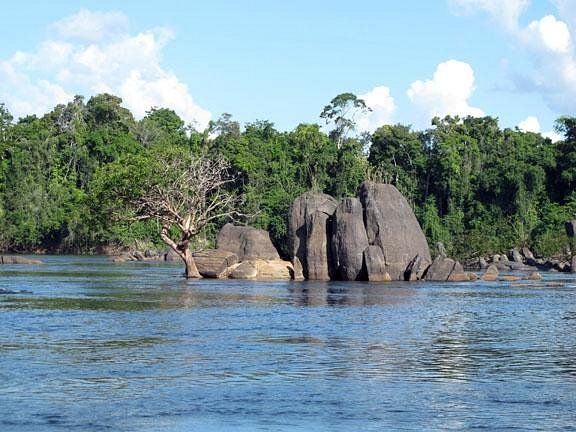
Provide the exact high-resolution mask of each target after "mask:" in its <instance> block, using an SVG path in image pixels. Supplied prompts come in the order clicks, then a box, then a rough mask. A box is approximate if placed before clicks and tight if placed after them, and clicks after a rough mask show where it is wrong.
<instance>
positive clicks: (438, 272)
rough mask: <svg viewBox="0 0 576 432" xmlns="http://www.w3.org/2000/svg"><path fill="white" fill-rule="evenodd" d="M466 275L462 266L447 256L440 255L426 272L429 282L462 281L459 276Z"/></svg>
mask: <svg viewBox="0 0 576 432" xmlns="http://www.w3.org/2000/svg"><path fill="white" fill-rule="evenodd" d="M463 273H464V268H463V267H462V264H460V263H459V262H458V261H454V260H453V259H452V258H448V257H446V256H445V255H438V256H437V257H436V258H435V259H434V261H433V262H432V264H431V265H430V267H429V268H428V271H427V272H426V276H425V279H426V280H427V281H436V282H446V281H449V280H454V281H456V280H460V279H458V276H456V275H460V274H463Z"/></svg>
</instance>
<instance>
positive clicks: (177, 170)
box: [136, 153, 240, 278]
mask: <svg viewBox="0 0 576 432" xmlns="http://www.w3.org/2000/svg"><path fill="white" fill-rule="evenodd" d="M156 162H157V167H158V168H157V169H158V172H157V173H155V176H158V177H157V178H158V181H156V182H154V184H152V185H151V186H150V187H149V188H148V189H147V191H145V192H144V193H143V194H142V195H141V196H140V197H139V198H138V199H137V200H136V215H137V218H138V219H151V218H152V219H156V220H158V221H159V223H160V226H161V229H160V237H161V238H162V240H163V241H164V242H165V243H166V244H167V245H168V246H170V248H172V249H173V250H174V251H175V252H176V253H177V254H178V256H180V258H182V260H183V261H184V264H185V265H186V277H188V278H199V277H201V276H200V273H199V272H198V269H197V267H196V263H195V262H194V257H193V256H192V252H191V251H190V242H191V241H192V239H193V238H194V236H196V235H197V234H199V233H200V232H201V231H202V229H203V228H204V227H205V226H206V225H207V224H209V223H211V222H212V221H215V220H217V219H221V218H225V217H232V216H234V215H239V213H238V212H237V208H238V206H239V204H240V197H239V196H238V195H237V194H235V193H234V192H232V191H231V190H230V189H231V188H230V186H231V183H233V182H234V181H235V180H236V178H235V177H234V176H233V175H231V173H230V164H229V162H228V161H227V160H226V159H223V158H221V157H218V158H215V159H208V158H205V157H195V156H189V155H186V156H185V155H183V154H182V153H172V154H170V153H168V154H165V155H163V156H162V157H161V160H157V161H156ZM175 233H177V235H175Z"/></svg>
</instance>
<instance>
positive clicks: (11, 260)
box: [0, 255, 44, 265]
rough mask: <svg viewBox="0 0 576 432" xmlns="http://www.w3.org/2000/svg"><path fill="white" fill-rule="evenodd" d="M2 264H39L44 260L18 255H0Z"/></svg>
mask: <svg viewBox="0 0 576 432" xmlns="http://www.w3.org/2000/svg"><path fill="white" fill-rule="evenodd" d="M0 264H25V265H39V264H44V263H43V262H42V261H39V260H35V259H31V258H25V257H21V256H16V255H0Z"/></svg>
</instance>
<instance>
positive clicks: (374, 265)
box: [364, 246, 391, 282]
mask: <svg viewBox="0 0 576 432" xmlns="http://www.w3.org/2000/svg"><path fill="white" fill-rule="evenodd" d="M364 263H365V265H366V273H367V275H368V280H369V281H370V282H386V281H389V280H390V279H391V278H390V275H389V274H388V273H387V272H386V262H385V261H384V254H383V253H382V249H380V248H379V247H378V246H368V247H367V248H366V249H365V250H364Z"/></svg>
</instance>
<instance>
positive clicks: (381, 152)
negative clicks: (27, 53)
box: [0, 93, 576, 258]
mask: <svg viewBox="0 0 576 432" xmlns="http://www.w3.org/2000/svg"><path fill="white" fill-rule="evenodd" d="M367 109H368V108H367V107H366V106H365V104H364V102H363V101H362V100H361V99H358V98H357V97H356V96H354V95H353V94H351V93H345V94H342V95H338V96H337V97H335V98H334V99H333V100H332V101H331V102H330V103H329V104H328V105H326V107H324V109H323V110H321V112H320V116H319V123H318V124H306V123H302V124H300V125H298V126H297V127H296V128H295V129H293V130H291V131H280V130H277V129H276V128H275V127H274V124H273V123H271V122H270V121H267V120H256V121H254V122H252V123H247V124H245V125H240V124H239V122H237V121H235V120H234V119H233V117H232V116H231V115H230V114H222V115H221V116H220V118H219V119H217V120H216V121H212V122H211V123H210V125H209V127H208V128H207V129H206V130H201V131H200V130H196V129H195V128H194V127H193V126H191V125H186V124H185V123H184V121H183V120H182V119H181V118H180V117H179V116H178V115H177V114H176V113H175V112H174V111H172V110H170V109H167V108H151V109H150V110H149V111H148V112H147V115H146V116H145V117H144V118H142V119H141V120H139V121H136V120H135V119H134V116H133V115H132V114H131V113H130V111H129V110H127V109H126V108H124V107H123V106H122V100H121V99H120V98H119V97H116V96H114V95H110V94H99V95H97V96H94V97H91V98H90V99H89V100H88V101H85V99H84V98H83V97H81V96H76V97H75V98H74V100H73V101H72V102H70V103H68V104H66V105H58V106H56V107H54V109H53V110H52V111H51V112H49V113H47V114H45V115H44V116H42V117H37V116H34V115H30V116H27V117H23V118H20V119H18V120H16V119H14V118H13V116H12V115H11V114H10V112H9V111H8V109H7V108H6V106H5V105H4V104H1V103H0V155H1V162H0V215H1V217H0V224H1V227H0V249H1V250H2V251H6V252H15V253H19V252H32V253H79V254H90V253H102V252H105V251H109V250H111V249H115V248H116V249H120V248H154V247H163V246H161V245H162V242H161V240H160V237H159V234H158V233H159V230H158V222H157V221H154V220H138V219H137V218H131V217H129V216H130V210H129V209H127V208H126V207H125V206H124V205H123V202H125V198H126V195H137V194H138V193H139V191H141V190H142V189H143V188H147V187H150V185H151V184H153V183H154V182H155V181H157V180H158V177H159V176H161V175H162V174H161V170H157V169H154V167H155V166H157V165H158V164H157V163H156V164H155V161H158V160H162V158H163V155H166V154H168V153H172V154H173V153H174V152H177V153H178V152H179V153H180V154H182V155H185V154H188V155H190V154H191V155H201V156H202V157H206V158H225V159H226V160H227V161H228V163H229V166H230V168H229V169H230V170H231V171H232V172H233V174H234V179H235V181H234V182H233V183H231V184H230V185H229V186H228V187H229V188H231V189H233V191H234V192H235V193H237V194H238V195H240V196H242V198H243V199H242V202H241V203H240V204H239V213H242V214H245V215H250V217H249V218H244V220H243V221H242V223H248V224H250V225H252V226H255V227H259V228H264V229H266V230H268V231H269V232H270V234H271V237H272V239H273V241H274V243H275V244H276V245H277V246H278V248H279V250H281V251H284V252H286V235H287V214H288V210H289V207H290V204H291V203H292V201H293V200H294V198H296V197H297V196H298V195H300V194H301V193H303V192H305V191H307V190H318V191H323V192H325V193H328V194H331V195H333V196H334V197H337V198H340V197H344V196H348V195H354V194H355V192H356V189H357V187H358V186H359V184H360V183H361V182H362V180H364V179H369V180H374V181H380V182H386V183H391V184H394V185H395V186H396V187H397V188H398V189H399V190H400V191H401V192H402V193H403V194H404V195H405V196H406V197H407V199H408V200H409V202H410V204H411V205H412V206H413V208H414V211H415V213H416V215H417V217H418V219H419V221H420V224H421V225H422V228H423V230H424V232H425V234H426V237H427V239H428V242H429V244H430V245H434V244H436V242H438V241H442V242H443V243H444V245H445V247H446V249H447V251H448V253H449V254H450V255H452V256H454V257H458V258H470V257H476V256H479V255H487V254H491V253H497V252H502V251H506V250H509V249H510V248H512V247H520V246H528V247H530V248H531V249H532V250H533V251H534V252H535V253H536V254H537V255H540V256H552V255H554V254H557V253H561V252H562V251H563V249H564V248H565V247H566V244H567V238H566V234H565V232H564V223H565V221H567V220H568V219H571V218H574V217H575V216H576V118H574V117H568V116H567V117H561V118H560V119H558V120H557V122H556V129H557V131H558V132H560V133H561V134H562V135H563V137H564V139H563V140H562V141H558V142H552V141H551V140H550V139H548V138H544V137H542V136H541V135H540V134H536V133H531V132H522V131H520V130H518V129H509V128H504V129H503V128H501V127H500V126H499V124H498V119H497V118H494V117H481V118H475V117H466V118H458V117H450V116H448V117H445V118H435V119H433V121H432V123H431V125H430V127H429V128H428V129H426V130H423V131H416V130H413V129H412V127H411V126H409V125H401V124H396V125H385V126H382V127H380V128H379V129H377V130H376V131H375V132H374V133H372V134H368V133H360V131H356V130H355V121H354V118H355V117H354V116H355V114H358V113H361V112H362V111H363V110H367ZM319 111H320V110H319ZM223 223H224V221H223V220H222V221H220V220H216V221H213V222H212V223H210V224H209V225H207V226H206V227H205V229H204V230H203V232H202V233H201V234H200V235H199V236H197V238H195V240H194V245H193V248H196V249H201V248H205V247H210V246H211V245H212V243H213V241H214V237H215V234H216V233H217V232H218V229H219V228H220V226H221V225H222V224H223Z"/></svg>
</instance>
